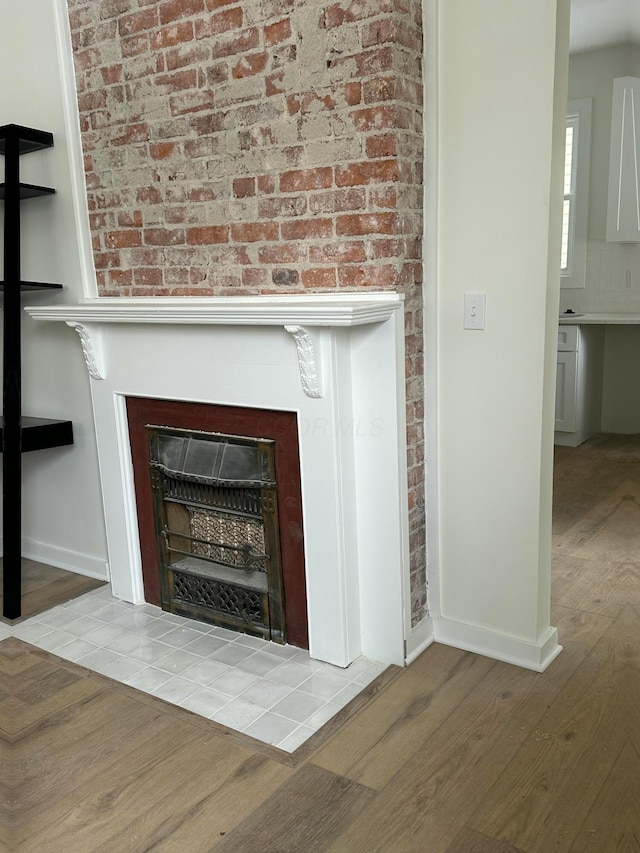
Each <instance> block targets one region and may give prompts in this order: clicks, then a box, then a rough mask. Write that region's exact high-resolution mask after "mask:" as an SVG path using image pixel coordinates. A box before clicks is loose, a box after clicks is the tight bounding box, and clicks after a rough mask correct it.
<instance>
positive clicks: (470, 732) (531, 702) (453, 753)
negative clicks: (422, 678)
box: [332, 614, 610, 853]
mask: <svg viewBox="0 0 640 853" xmlns="http://www.w3.org/2000/svg"><path fill="white" fill-rule="evenodd" d="M576 622H577V626H578V629H577V630H578V633H579V634H580V635H581V639H580V641H579V642H575V643H571V641H569V642H568V644H567V651H566V652H565V653H563V655H561V656H560V657H559V658H558V659H557V660H556V661H555V662H554V664H553V665H552V666H551V667H550V669H549V670H548V671H547V673H544V674H539V673H534V672H530V671H527V670H522V669H518V668H517V667H513V666H510V665H508V664H502V663H495V665H494V666H493V667H492V669H491V671H490V672H489V674H488V675H487V676H486V677H485V678H484V679H483V680H482V681H481V682H480V683H479V684H478V685H477V686H476V687H475V688H474V689H473V690H472V691H471V692H470V693H469V694H468V695H467V696H466V698H465V701H464V703H462V704H461V705H459V706H455V705H454V706H452V707H451V708H450V714H449V716H448V717H447V719H446V720H445V721H444V722H443V723H442V725H441V726H440V727H439V728H438V729H437V730H436V731H435V732H434V733H433V734H432V736H431V737H429V738H428V739H427V740H426V741H425V743H424V744H423V745H422V747H421V748H420V749H419V750H417V751H416V752H415V754H414V755H413V756H412V757H411V759H410V760H409V761H407V762H406V763H405V765H404V766H403V767H402V768H401V769H400V770H399V771H398V772H397V773H396V775H395V776H394V777H393V778H392V779H391V780H390V782H389V783H388V784H387V785H386V786H385V788H384V789H383V790H382V792H381V795H380V797H379V798H378V799H377V800H376V801H375V802H374V803H373V804H372V805H370V806H369V807H367V808H366V809H365V810H364V812H363V814H362V815H361V816H360V818H359V819H358V820H357V821H356V822H355V823H354V824H353V825H352V826H351V827H349V828H348V829H347V830H346V832H345V833H344V834H343V836H341V837H340V838H339V839H338V841H337V843H336V845H335V847H334V848H332V850H335V851H338V850H349V851H351V850H353V851H354V852H355V851H363V853H364V851H367V850H370V849H371V850H381V851H383V850H391V849H395V848H394V846H393V845H397V849H398V850H403V851H404V850H405V848H406V849H407V850H414V849H416V850H419V849H420V847H418V846H415V843H414V836H417V837H419V838H420V839H422V842H423V843H424V841H425V839H428V844H429V848H428V849H429V851H430V853H431V850H433V851H434V853H436V851H445V850H446V848H447V846H448V845H449V844H451V843H452V841H453V839H454V837H455V835H456V834H457V830H458V829H459V828H460V827H461V826H463V825H465V824H466V823H467V822H468V821H469V819H470V817H471V815H472V814H473V812H474V811H475V810H476V808H477V807H478V806H479V805H480V803H481V802H482V800H483V798H484V796H485V794H486V791H487V790H488V789H489V788H490V787H491V785H492V784H493V783H494V782H496V781H497V780H499V779H500V778H501V777H502V774H503V773H504V771H505V768H506V767H507V765H508V764H509V761H510V759H511V758H512V757H513V755H514V754H515V753H516V752H517V750H518V749H519V747H520V746H521V744H522V743H523V742H524V741H525V740H526V738H527V735H528V733H529V731H530V727H531V726H532V725H535V722H532V721H537V720H539V719H540V717H541V716H542V715H543V714H544V712H545V711H546V710H547V708H548V706H549V705H550V704H551V703H553V701H554V699H555V697H556V696H557V695H558V693H559V692H560V691H561V689H562V688H563V686H564V685H565V683H566V681H567V679H568V678H569V677H570V675H571V674H572V673H573V672H574V671H575V668H576V666H578V665H579V664H580V662H581V661H583V660H584V658H585V655H586V653H587V652H586V648H585V638H584V634H585V633H588V634H590V636H591V638H592V644H593V643H595V642H596V641H597V638H599V637H600V636H601V635H602V632H603V630H604V627H605V626H608V625H610V620H609V619H605V618H604V617H598V616H595V615H593V614H577V615H576ZM586 624H590V625H591V630H590V631H587V629H586V628H585V625H586ZM569 627H570V626H569ZM428 651H429V650H427V652H428ZM376 757H377V750H374V751H373V754H372V757H371V766H372V767H373V765H374V762H375V760H376ZM358 781H361V779H360V777H359V778H358ZM511 781H512V780H511ZM473 828H474V829H476V830H480V831H482V828H480V827H477V826H473ZM485 834H486V835H489V836H492V835H495V833H492V832H490V831H489V832H486V833H485Z"/></svg>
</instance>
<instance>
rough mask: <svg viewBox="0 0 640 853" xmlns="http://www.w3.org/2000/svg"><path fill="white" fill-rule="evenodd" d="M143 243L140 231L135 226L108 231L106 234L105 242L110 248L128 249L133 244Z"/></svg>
mask: <svg viewBox="0 0 640 853" xmlns="http://www.w3.org/2000/svg"><path fill="white" fill-rule="evenodd" d="M141 243H142V239H141V238H140V232H139V231H137V230H135V229H133V228H131V229H127V230H125V231H108V232H107V233H106V234H105V235H104V244H105V246H106V247H107V248H108V249H128V248H130V247H131V246H140V245H141Z"/></svg>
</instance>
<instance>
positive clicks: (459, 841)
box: [446, 828, 525, 853]
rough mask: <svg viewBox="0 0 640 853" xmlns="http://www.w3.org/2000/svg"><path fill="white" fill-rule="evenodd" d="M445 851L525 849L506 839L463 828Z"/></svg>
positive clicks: (479, 852)
mask: <svg viewBox="0 0 640 853" xmlns="http://www.w3.org/2000/svg"><path fill="white" fill-rule="evenodd" d="M446 853H525V851H523V850H521V849H520V848H519V847H514V846H513V844H509V843H508V842H507V841H499V840H498V839H495V838H489V837H488V836H486V835H482V833H480V832H475V831H474V830H473V829H467V828H465V829H463V830H462V832H461V833H460V834H459V835H457V836H456V838H455V841H454V842H453V843H452V844H451V845H450V846H449V847H447V850H446Z"/></svg>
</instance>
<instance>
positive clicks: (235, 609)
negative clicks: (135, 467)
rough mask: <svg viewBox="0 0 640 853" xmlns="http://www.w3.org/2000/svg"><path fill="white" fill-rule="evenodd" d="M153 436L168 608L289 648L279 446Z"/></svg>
mask: <svg viewBox="0 0 640 853" xmlns="http://www.w3.org/2000/svg"><path fill="white" fill-rule="evenodd" d="M146 430H147V435H148V442H149V458H150V468H151V484H152V488H153V494H154V512H155V522H156V533H157V541H158V555H159V569H160V581H161V594H162V606H163V608H164V609H165V610H169V611H170V612H172V613H179V614H181V615H183V616H188V617H190V618H195V619H200V620H202V621H205V622H210V623H213V624H215V625H221V626H223V627H227V628H234V629H235V630H238V631H244V632H246V633H249V634H255V635H258V636H263V637H267V638H269V639H273V640H276V641H277V642H281V643H284V642H285V626H284V601H283V583H282V566H281V558H280V540H279V533H278V511H277V483H276V480H275V464H274V442H273V441H271V440H269V439H255V438H247V437H244V436H229V435H223V434H220V433H208V432H199V431H195V430H182V429H180V430H179V429H175V428H172V427H162V426H156V425H148V426H147V427H146Z"/></svg>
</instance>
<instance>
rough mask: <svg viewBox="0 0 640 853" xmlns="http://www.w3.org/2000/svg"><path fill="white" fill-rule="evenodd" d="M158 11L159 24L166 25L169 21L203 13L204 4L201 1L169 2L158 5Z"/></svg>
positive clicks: (172, 0)
mask: <svg viewBox="0 0 640 853" xmlns="http://www.w3.org/2000/svg"><path fill="white" fill-rule="evenodd" d="M159 11H160V23H161V24H168V23H169V22H170V21H176V20H178V19H179V18H188V17H189V16H190V15H197V14H198V12H204V2H203V0H169V2H168V3H161V4H160V7H159Z"/></svg>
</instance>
